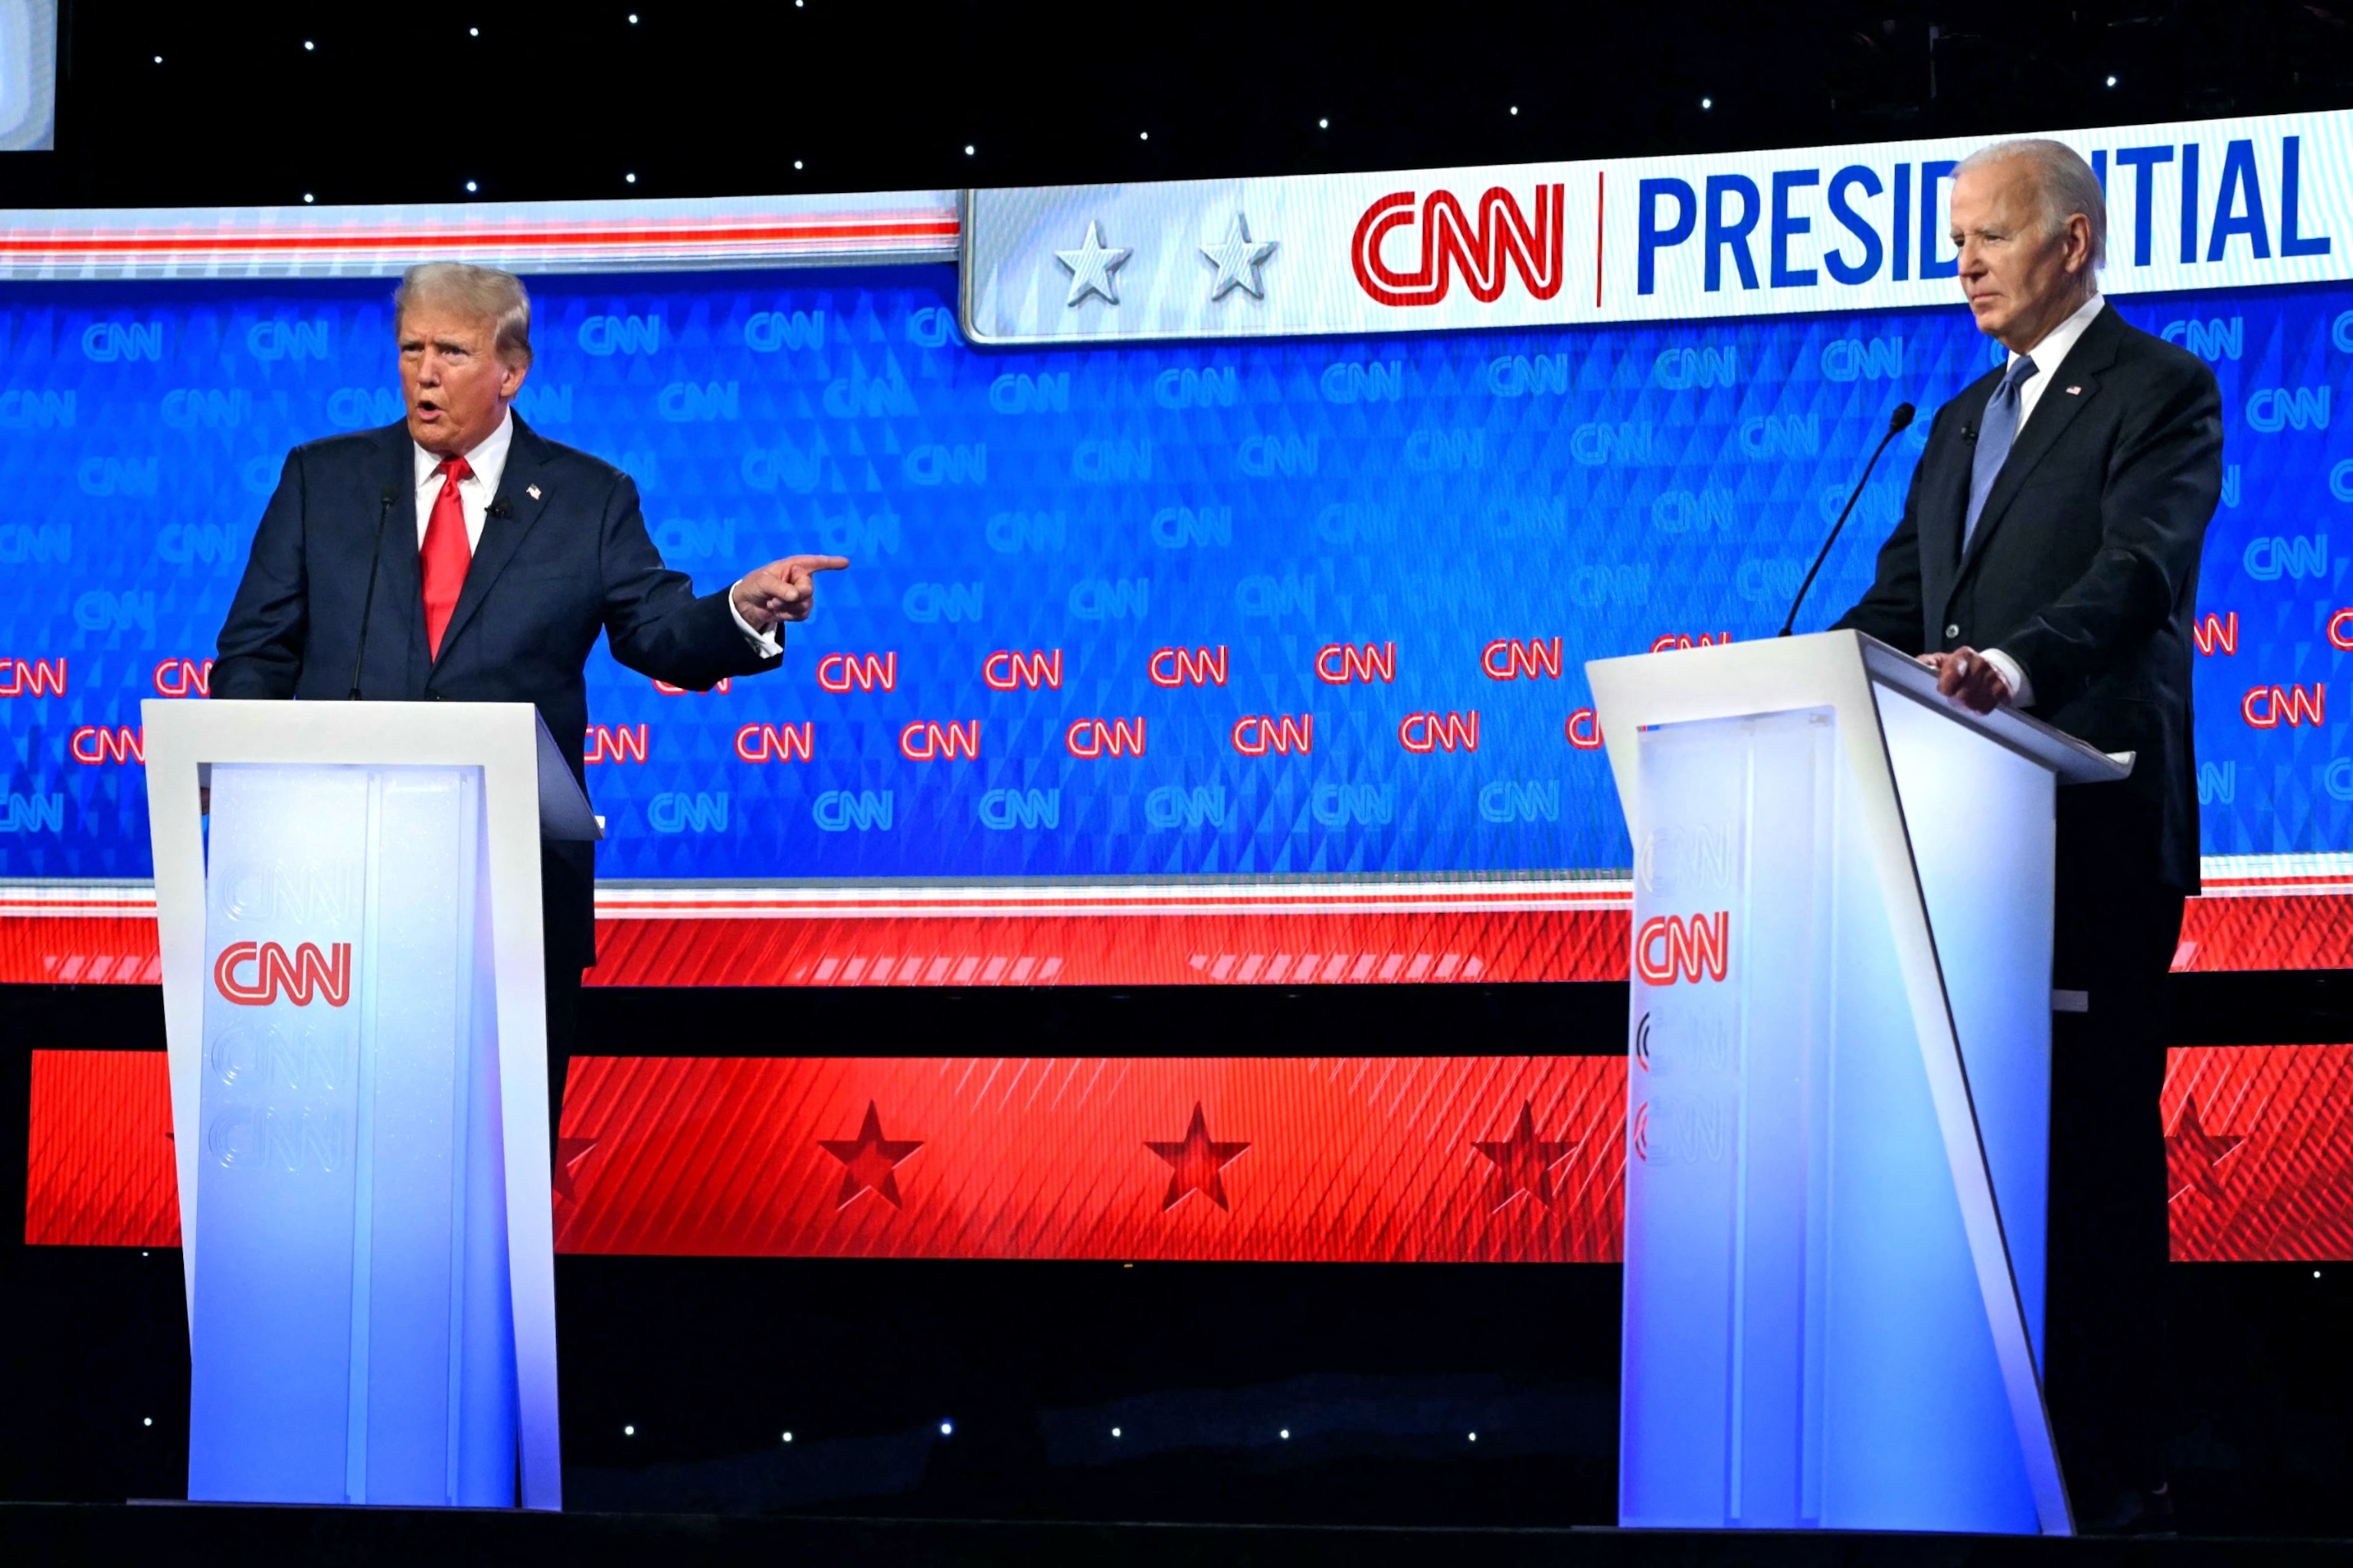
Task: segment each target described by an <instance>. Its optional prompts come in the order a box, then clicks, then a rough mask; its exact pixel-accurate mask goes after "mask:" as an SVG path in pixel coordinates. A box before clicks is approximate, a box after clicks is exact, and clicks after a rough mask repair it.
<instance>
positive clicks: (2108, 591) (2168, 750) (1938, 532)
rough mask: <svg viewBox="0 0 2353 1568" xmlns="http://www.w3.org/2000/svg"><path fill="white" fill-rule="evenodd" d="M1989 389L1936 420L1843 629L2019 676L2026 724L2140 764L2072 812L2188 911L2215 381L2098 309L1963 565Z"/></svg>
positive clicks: (2213, 494)
mask: <svg viewBox="0 0 2353 1568" xmlns="http://www.w3.org/2000/svg"><path fill="white" fill-rule="evenodd" d="M2001 376H2002V372H2001V371H2000V370H1999V369H1997V370H1993V371H1990V372H1989V373H1988V374H1987V375H1986V376H1983V377H1982V378H1980V379H1979V380H1978V381H1976V382H1974V383H1972V384H1971V385H1970V386H1969V387H1968V388H1967V389H1965V390H1964V391H1963V392H1962V393H1961V394H1960V395H1959V396H1958V397H1955V398H1954V399H1953V400H1952V401H1951V402H1949V403H1947V404H1946V405H1945V406H1944V407H1943V408H1939V409H1938V410H1936V420H1935V422H1934V424H1933V425H1932V426H1931V428H1930V429H1929V432H1928V447H1927V450H1926V451H1925V452H1923V453H1922V454H1921V457H1920V466H1919V467H1918V468H1917V469H1915V471H1913V475H1912V490H1911V493H1910V495H1909V496H1908V497H1906V498H1905V503H1904V518H1903V521H1902V522H1901V523H1900V524H1897V526H1896V529H1895V533H1894V535H1893V536H1892V537H1890V538H1889V539H1888V541H1887V544H1886V546H1885V547H1884V548H1883V549H1882V550H1881V551H1880V552H1879V573H1878V578H1877V580H1876V581H1875V582H1873V584H1872V587H1871V591H1870V592H1869V593H1868V594H1866V595H1864V596H1863V599H1862V603H1860V604H1858V605H1856V606H1855V607H1854V608H1853V609H1850V610H1848V611H1847V612H1846V614H1845V616H1843V617H1842V618H1841V620H1840V621H1839V625H1840V626H1841V627H1853V628H1856V629H1857V630H1862V631H1867V632H1869V633H1870V634H1871V635H1872V636H1873V637H1876V638H1879V639H1881V640H1882V641H1886V642H1892V643H1894V645H1895V646H1896V647H1898V648H1901V649H1903V650H1905V652H1910V653H1915V654H1917V653H1924V652H1931V651H1945V652H1949V651H1951V650H1953V649H1956V648H1959V647H1962V646H1965V645H1966V646H1968V647H1971V648H1978V649H1986V648H1999V649H2000V650H2001V652H2004V653H2006V654H2008V655H2010V657H2011V658H2013V659H2015V660H2017V661H2018V663H2019V666H2020V667H2021V669H2022V670H2024V671H2025V673H2026V678H2027V680H2028V682H2029V683H2030V684H2031V686H2032V688H2033V697H2034V705H2033V707H2032V708H2031V709H2030V710H2029V711H2030V712H2031V713H2032V714H2033V715H2034V716H2036V717H2037V718H2041V719H2044V720H2047V721H2049V722H2050V723H2052V724H2053V725H2056V726H2058V727H2059V728H2061V729H2063V730H2065V731H2067V732H2068V733H2069V734H2071V735H2074V736H2081V737H2082V738H2083V739H2084V740H2087V741H2089V742H2091V743H2092V744H2093V745H2094V746H2096V747H2099V748H2100V749H2101V750H2103V751H2132V752H2137V753H2138V754H2139V755H2138V759H2137V761H2136V763H2135V764H2134V767H2133V772H2132V777H2131V778H2130V779H2126V781H2124V782H2123V783H2121V784H2116V785H2095V786H2089V787H2087V788H2088V789H2089V790H2090V792H2091V793H2093V794H2096V795H2097V796H2098V797H2099V800H2097V801H2096V802H2094V801H2093V800H2090V799H2089V798H2088V796H2087V797H2086V799H2085V800H2083V801H2082V802H2080V804H2081V805H2082V806H2083V807H2084V809H2086V810H2091V809H2093V808H2094V807H2096V809H2097V811H2098V812H2099V814H2100V815H2101V816H2102V817H2104V818H2107V819H2110V821H2111V825H2112V826H2113V828H2114V829H2115V832H2114V838H2115V842H2118V843H2120V844H2132V845H2139V846H2143V847H2142V848H2141V849H2138V850H2136V851H2134V852H2132V853H2133V854H2134V856H2135V858H2137V859H2139V860H2141V861H2144V862H2145V863H2142V864H2138V865H2133V866H2122V867H2118V868H2117V869H2118V871H2119V873H2120V874H2134V875H2136V876H2137V877H2138V878H2140V879H2149V878H2152V877H2153V878H2154V880H2155V882H2156V883H2157V885H2160V886H2164V887H2169V888H2175V889H2179V890H2180V891H2182V892H2187V893H2194V892H2196V891H2197V890H2198V782H2197V764H2196V761H2195V758H2194V757H2193V754H2192V750H2191V722H2190V706H2189V673H2190V662H2191V660H2192V658H2193V657H2194V655H2193V653H2192V651H2191V646H2190V635H2189V627H2190V618H2191V611H2192V609H2193V608H2194V606H2195V604H2196V602H2197V598H2198V561H2199V554H2200V550H2201V549H2202V547H2203V546H2204V543H2205V537H2206V524H2207V523H2208V521H2209V520H2210V519H2211V518H2212V516H2213V515H2214V504H2215V502H2216V500H2217V499H2218V498H2219V497H2220V496H2221V490H2222V399H2221V391H2220V390H2219V389H2218V388H2217V387H2216V386H2215V383H2214V373H2213V372H2212V371H2211V370H2210V369H2208V368H2207V367H2206V365H2205V363H2204V362H2203V361H2201V360H2200V359H2198V358H2197V357H2195V356H2194V355H2189V354H2187V353H2185V352H2183V351H2182V350H2181V349H2179V348H2176V347H2174V346H2173V345H2172V344H2168V343H2165V342H2162V341H2160V340H2159V339H2158V338H2155V337H2152V336H2150V335H2149V334H2147V333H2145V332H2142V331H2140V330H2139V329H2138V328H2137V327H2134V326H2131V325H2128V324H2126V322H2125V320H2124V318H2122V317H2121V316H2119V315H2117V314H2116V306H2115V305H2114V303H2113V302H2112V303H2110V304H2109V305H2107V306H2106V307H2105V308H2104V309H2103V310H2102V311H2101V312H2100V313H2099V314H2098V315H2097V316H2095V317H2094V318H2093V320H2092V323H2091V325H2090V326H2088V327H2086V328H2085V329H2084V335H2083V336H2082V337H2081V338H2079V339H2077V340H2076V343H2075V346H2074V348H2073V350H2071V351H2070V352H2069V353H2068V355H2067V357H2066V358H2065V359H2064V360H2063V361H2062V362H2061V364H2060V366H2059V367H2058V370H2057V371H2056V373H2055V374H2052V376H2051V377H2050V384H2048V385H2046V386H2045V387H2043V389H2042V398H2041V400H2040V401H2038V402H2037V403H2036V404H2035V406H2034V413H2033V415H2032V417H2031V418H2029V419H2028V420H2027V421H2026V425H2025V428H2024V429H2021V431H2020V432H2019V436H2018V443H2017V445H2015V446H2014V447H2012V448H2011V449H2010V457H2009V459H2008V461H2005V462H2004V463H2003V464H2002V469H2001V473H2000V476H1999V477H1998V478H1997V479H1996V481H1995V482H1994V487H1993V492H1992V493H1991V494H1990V495H1989V497H1988V498H1987V500H1986V505H1985V511H1984V512H1983V513H1982V514H1980V515H1979V517H1978V526H1977V532H1976V533H1975V535H1972V536H1971V538H1970V541H1969V549H1968V555H1967V556H1963V554H1962V553H1961V524H1962V520H1963V518H1964V516H1965V514H1966V513H1967V510H1968V496H1969V464H1970V461H1971V459H1972V458H1973V456H1974V455H1975V452H1976V447H1975V446H1974V444H1973V441H1974V432H1975V431H1976V429H1978V425H1979V424H1980V423H1981V422H1982V416H1983V414H1984V411H1985V406H1986V401H1987V399H1988V398H1989V397H1991V396H1992V395H1993V391H1994V388H1995V387H1997V386H1999V385H2000V381H2001ZM2079 792H2080V791H2069V792H2068V793H2070V794H2073V793H2079ZM2070 804H2075V802H2072V801H2071V802H2070Z"/></svg>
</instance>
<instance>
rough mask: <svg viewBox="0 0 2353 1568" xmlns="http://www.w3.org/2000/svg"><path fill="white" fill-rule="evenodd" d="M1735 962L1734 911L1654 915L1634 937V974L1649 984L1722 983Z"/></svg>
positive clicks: (1644, 922) (1643, 923) (1721, 910)
mask: <svg viewBox="0 0 2353 1568" xmlns="http://www.w3.org/2000/svg"><path fill="white" fill-rule="evenodd" d="M1731 959H1732V912H1731V911H1730V910H1727V909H1719V910H1717V911H1716V912H1715V914H1713V915H1653V916H1651V918H1649V919H1648V920H1645V921H1643V922H1642V928H1641V931H1640V932H1639V933H1637V934H1636V936H1635V938H1634V972H1635V973H1637V974H1639V975H1641V977H1642V983H1643V984H1645V985H1673V984H1675V983H1677V982H1678V981H1681V980H1689V981H1691V982H1692V983H1693V984H1694V985H1696V984H1698V983H1699V982H1700V981H1702V980H1722V979H1723V978H1724V973H1725V967H1726V966H1727V965H1728V964H1729V963H1730V962H1731Z"/></svg>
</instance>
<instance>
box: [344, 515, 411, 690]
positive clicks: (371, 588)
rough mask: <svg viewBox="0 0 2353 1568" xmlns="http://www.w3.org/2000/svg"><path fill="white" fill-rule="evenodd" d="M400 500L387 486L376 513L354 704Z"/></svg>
mask: <svg viewBox="0 0 2353 1568" xmlns="http://www.w3.org/2000/svg"><path fill="white" fill-rule="evenodd" d="M399 499H400V490H399V488H398V487H397V486H396V485H390V484H387V485H385V487H384V503H383V504H382V505H380V506H378V507H377V508H376V511H375V556H374V557H373V558H372V559H371V560H369V562H368V586H367V597H366V598H364V599H362V600H360V651H359V652H358V653H357V654H356V655H354V656H353V659H352V694H351V697H350V699H349V700H350V701H352V702H358V701H359V700H360V671H361V670H362V669H363V668H364V666H365V665H366V663H367V634H368V618H369V617H370V616H373V615H374V614H375V574H376V573H377V571H378V570H380V569H381V568H382V567H383V566H384V525H385V522H386V521H387V520H389V519H390V518H391V516H392V508H393V503H395V502H396V501H398V500H399Z"/></svg>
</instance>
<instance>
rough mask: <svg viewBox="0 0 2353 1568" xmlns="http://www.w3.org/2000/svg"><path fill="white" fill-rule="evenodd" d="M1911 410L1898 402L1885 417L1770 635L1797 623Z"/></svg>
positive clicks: (1784, 631)
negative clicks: (1857, 475) (1841, 533)
mask: <svg viewBox="0 0 2353 1568" xmlns="http://www.w3.org/2000/svg"><path fill="white" fill-rule="evenodd" d="M1913 411H1914V410H1913V408H1912V405H1911V404H1909V403H1898V404H1896V405H1895V410H1894V412H1893V413H1891V414H1889V415H1888V416H1887V433H1886V434H1885V435H1883V436H1882V437H1880V438H1879V444H1878V445H1877V446H1875V447H1873V448H1872V449H1871V461H1869V462H1867V463H1864V464H1863V465H1862V478H1861V479H1858V480H1856V481H1855V482H1854V489H1853V490H1852V492H1851V493H1849V494H1848V496H1847V498H1846V504H1845V505H1844V506H1843V507H1841V508H1840V510H1839V514H1838V521H1837V522H1835V523H1833V524H1831V536H1830V537H1829V538H1827V539H1825V540H1823V541H1822V549H1821V554H1820V555H1818V556H1815V557H1814V564H1813V566H1812V567H1809V568H1808V569H1807V572H1806V580H1805V581H1804V582H1802V583H1799V585H1798V597H1797V598H1795V599H1791V600H1790V601H1789V613H1788V617H1787V618H1786V619H1784V620H1782V622H1781V630H1778V631H1777V632H1775V633H1774V634H1773V635H1774V636H1776V637H1787V636H1788V635H1789V629H1790V628H1791V627H1793V626H1795V625H1796V624H1797V623H1798V607H1799V605H1801V604H1803V603H1805V602H1806V590H1807V589H1808V588H1812V587H1813V586H1814V574H1815V573H1816V572H1819V571H1820V570H1821V569H1822V563H1823V562H1824V561H1827V560H1829V559H1830V558H1831V546H1832V545H1835V544H1837V543H1838V536H1839V530H1840V529H1841V528H1843V527H1845V526H1846V520H1847V514H1849V513H1851V512H1852V511H1853V510H1854V503H1856V502H1858V501H1860V500H1862V487H1863V486H1864V485H1866V484H1869V483H1870V482H1871V471H1872V470H1873V469H1874V468H1876V467H1878V466H1879V454H1880V453H1882V452H1883V451H1885V450H1887V443H1888V442H1890V441H1892V440H1894V439H1895V438H1896V437H1897V436H1898V435H1900V434H1901V433H1902V432H1903V431H1904V430H1905V428H1906V427H1908V426H1909V425H1910V424H1911V423H1912V415H1913Z"/></svg>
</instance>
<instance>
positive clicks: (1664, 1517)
mask: <svg viewBox="0 0 2353 1568" xmlns="http://www.w3.org/2000/svg"><path fill="white" fill-rule="evenodd" d="M1586 668H1587V673H1588V676H1589V677H1590V678H1591V681H1592V685H1593V694H1594V699H1595V704H1596V707H1597V708H1598V710H1599V715H1600V720H1601V726H1602V730H1603V733H1604V734H1605V735H1606V736H1607V737H1608V742H1609V760H1610V766H1611V768H1612V769H1613V770H1614V772H1615V774H1616V777H1617V781H1618V792H1619V796H1620V800H1622V801H1623V802H1624V804H1625V809H1626V819H1627V823H1628V826H1629V827H1630V830H1631V832H1632V834H1633V843H1634V911H1633V935H1634V940H1633V948H1634V953H1633V959H1634V965H1633V968H1634V973H1633V991H1632V1006H1631V1011H1630V1049H1631V1060H1630V1063H1629V1065H1628V1069H1627V1080H1628V1091H1627V1109H1628V1121H1627V1150H1626V1265H1625V1340H1624V1351H1623V1379H1624V1381H1623V1385H1622V1389H1621V1393H1620V1437H1619V1453H1620V1460H1619V1464H1620V1472H1619V1504H1618V1507H1619V1520H1620V1523H1622V1524H1625V1525H1629V1526H1645V1525H1648V1526H1676V1527H1685V1528H1690V1527H1698V1528H1754V1529H1777V1530H1788V1529H1815V1528H1826V1529H1851V1530H1939V1531H2012V1532H2022V1533H2032V1532H2036V1531H2041V1532H2043V1533H2049V1534H2065V1533H2069V1532H2070V1531H2071V1530H2072V1524H2071V1521H2070V1518H2069V1514H2068V1509H2067V1499H2066V1494H2065V1491H2064V1489H2063V1487H2062V1485H2061V1479H2060V1473H2059V1466H2058V1460H2057V1457H2056V1455H2055V1452H2054V1450H2053V1447H2052V1436H2051V1427H2050V1422H2049V1419H2048V1417H2047V1415H2046V1414H2045V1412H2044V1408H2043V1403H2042V1347H2043V1331H2042V1330H2043V1261H2044V1259H2043V1247H2044V1227H2045V1202H2046V1185H2047V1173H2048V1170H2049V1159H2050V1063H2051V1008H2052V1004H2053V1001H2054V1000H2055V999H2054V998H2053V996H2052V990H2051V939H2052V938H2051V912H2052V842H2053V839H2052V833H2053V815H2054V807H2055V801H2054V799H2053V790H2054V789H2055V788H2056V787H2057V786H2059V785H2061V784H2087V783H2096V782H2102V781H2107V780H2113V779H2120V778H2123V777H2124V776H2125V775H2126V773H2127V772H2128V771H2129V770H2130V768H2131V759H2130V758H2129V757H2126V758H2115V759H2112V758H2108V757H2105V756H2104V755H2102V754H2101V753H2099V752H2097V751H2095V750H2094V749H2093V748H2091V747H2087V746H2085V745H2084V744H2083V743H2082V742H2080V741H2077V740H2074V739H2072V738H2070V737H2069V736H2064V735H2062V734H2060V733H2059V732H2058V731H2056V730H2053V729H2052V728H2051V727H2049V726H2046V725H2042V724H2038V723H2036V722H2035V721H2034V720H2032V719H2031V718H2027V717H2024V716H2022V715H2018V714H2014V713H2010V712H2008V711H2001V712H1997V713H1995V714H1992V715H1988V716H1985V717H1979V716H1978V715H1974V714H1969V713H1967V712H1965V711H1963V710H1961V709H1958V708H1956V707H1954V706H1953V705H1950V704H1948V703H1947V702H1945V701H1944V700H1943V699H1942V698H1940V697H1938V696H1937V695H1936V682H1935V678H1934V677H1933V676H1932V675H1930V674H1929V673H1927V672H1926V670H1925V669H1923V668H1922V667H1921V666H1920V665H1919V664H1917V663H1916V662H1914V661H1913V660H1911V659H1909V658H1906V657H1905V656H1904V655H1903V654H1901V653H1898V652H1895V651H1894V650H1893V649H1891V648H1888V647H1886V646H1885V645H1884V644H1882V643H1879V642H1876V641H1873V640H1871V639H1869V638H1866V637H1862V636H1861V635H1860V634H1858V633H1855V632H1851V631H1841V632H1831V633H1825V634H1823V635H1820V636H1813V637H1798V638H1788V639H1783V640H1778V641H1764V642H1748V643H1737V644H1731V645H1727V646H1723V647H1716V648H1699V649H1693V650H1690V651H1689V652H1672V653H1656V654H1650V655H1646V656H1642V657H1637V658H1628V659H1610V660H1603V661H1598V662H1594V663H1592V664H1588V666H1587V667H1586Z"/></svg>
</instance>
